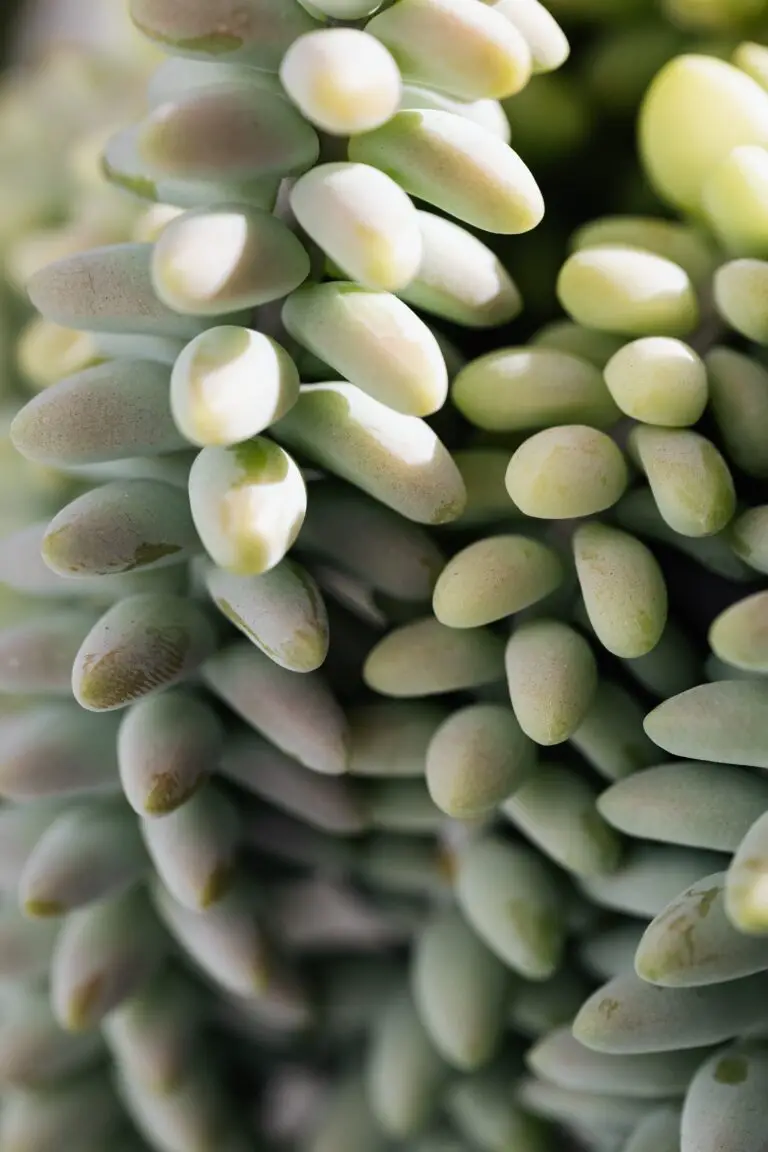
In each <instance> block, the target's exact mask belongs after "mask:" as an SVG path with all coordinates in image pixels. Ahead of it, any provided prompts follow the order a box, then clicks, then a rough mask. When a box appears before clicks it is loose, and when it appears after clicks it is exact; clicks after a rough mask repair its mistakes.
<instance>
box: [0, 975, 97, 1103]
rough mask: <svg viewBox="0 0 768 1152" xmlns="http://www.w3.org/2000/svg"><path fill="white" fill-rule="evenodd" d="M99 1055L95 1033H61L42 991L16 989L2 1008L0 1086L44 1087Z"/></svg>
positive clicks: (94, 1061) (80, 1068) (84, 1066)
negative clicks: (0, 1084)
mask: <svg viewBox="0 0 768 1152" xmlns="http://www.w3.org/2000/svg"><path fill="white" fill-rule="evenodd" d="M102 1054H103V1041H102V1039H101V1037H100V1036H99V1035H98V1033H95V1034H94V1033H91V1034H89V1035H83V1036H71V1035H70V1034H69V1033H67V1032H64V1031H62V1029H61V1028H60V1027H59V1024H58V1023H57V1021H56V1018H55V1017H54V1015H53V1012H52V1011H51V1006H50V1004H49V1003H48V997H47V995H46V993H45V992H44V991H37V990H35V991H32V990H26V989H23V988H20V989H17V990H16V992H15V994H14V996H13V998H12V999H10V1000H9V1002H8V1004H6V1005H4V1006H3V1018H2V1023H0V1083H2V1084H3V1085H4V1086H7V1085H15V1086H17V1087H22V1088H23V1087H27V1088H44V1087H46V1086H48V1085H51V1084H55V1083H56V1081H57V1080H64V1079H66V1078H67V1077H69V1076H72V1075H76V1074H77V1073H78V1072H80V1071H82V1070H83V1069H84V1068H86V1067H87V1066H88V1065H93V1064H95V1063H97V1062H98V1061H99V1059H100V1057H101V1056H102Z"/></svg>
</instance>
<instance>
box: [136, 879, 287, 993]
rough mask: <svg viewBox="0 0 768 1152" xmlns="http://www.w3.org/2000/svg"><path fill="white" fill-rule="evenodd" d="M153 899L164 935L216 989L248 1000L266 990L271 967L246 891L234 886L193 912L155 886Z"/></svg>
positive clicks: (241, 887) (159, 885) (249, 894)
mask: <svg viewBox="0 0 768 1152" xmlns="http://www.w3.org/2000/svg"><path fill="white" fill-rule="evenodd" d="M152 896H153V900H154V904H155V907H156V908H157V911H158V914H159V915H160V917H161V919H162V921H163V923H164V924H165V926H166V928H167V929H168V931H169V932H170V933H171V935H172V936H173V937H174V939H175V940H176V942H177V943H178V944H179V946H180V947H181V948H182V949H184V951H186V952H187V953H188V955H189V957H190V958H191V959H192V960H193V961H194V963H195V964H196V965H197V966H198V967H199V968H200V969H201V970H202V971H203V972H204V974H205V975H206V976H207V977H208V978H209V979H211V980H213V982H214V983H215V984H217V985H218V986H219V987H221V988H223V989H224V990H225V991H227V992H229V993H233V994H234V995H236V996H244V997H248V998H252V997H254V996H258V995H261V994H263V993H264V992H265V991H266V990H267V987H268V985H269V982H270V976H271V966H270V962H269V958H268V955H267V949H266V945H265V942H264V939H263V936H262V932H261V929H260V927H259V924H258V922H257V919H256V915H255V911H254V907H253V904H254V901H253V899H252V894H251V893H250V892H249V891H248V890H247V889H245V888H243V886H242V885H238V886H237V887H235V888H234V889H233V890H232V891H230V892H229V893H228V894H227V895H226V896H225V897H224V898H223V899H222V900H219V901H217V903H216V904H215V905H214V906H213V907H211V908H207V909H206V910H205V911H194V912H193V911H192V910H191V909H190V908H187V907H185V906H184V905H183V904H179V902H178V901H177V900H176V899H174V897H173V896H172V895H171V893H170V892H168V890H167V889H166V888H164V887H163V886H162V885H161V884H159V883H156V884H155V885H154V886H153V889H152Z"/></svg>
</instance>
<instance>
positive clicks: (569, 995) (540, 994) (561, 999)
mask: <svg viewBox="0 0 768 1152" xmlns="http://www.w3.org/2000/svg"><path fill="white" fill-rule="evenodd" d="M590 988H591V984H590V983H589V981H588V980H587V978H586V977H585V976H583V975H582V974H581V973H580V972H579V971H577V970H574V969H568V968H561V969H560V971H559V972H556V973H555V975H554V976H552V977H550V979H549V980H544V981H542V982H541V983H536V984H534V983H530V982H528V981H520V982H519V983H517V984H515V985H513V990H512V999H511V1003H510V1008H509V1013H508V1019H509V1022H510V1024H511V1025H512V1027H513V1028H514V1030H515V1031H516V1032H519V1033H521V1034H522V1035H523V1036H529V1037H533V1038H536V1037H539V1036H543V1035H544V1034H545V1033H546V1032H551V1031H552V1029H553V1028H559V1027H560V1026H561V1025H565V1024H568V1025H570V1022H571V1020H573V1018H574V1016H575V1015H576V1013H577V1012H578V1010H579V1008H580V1007H581V1005H582V1004H583V1003H584V1001H585V1000H586V998H587V996H588V995H589V990H590Z"/></svg>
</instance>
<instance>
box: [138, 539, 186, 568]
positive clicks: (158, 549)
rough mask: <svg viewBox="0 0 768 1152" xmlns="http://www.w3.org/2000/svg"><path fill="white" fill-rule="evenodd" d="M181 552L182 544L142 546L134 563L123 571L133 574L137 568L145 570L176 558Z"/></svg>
mask: <svg viewBox="0 0 768 1152" xmlns="http://www.w3.org/2000/svg"><path fill="white" fill-rule="evenodd" d="M181 551H182V547H181V545H180V544H140V545H139V547H138V548H137V549H136V551H135V552H134V554H133V561H132V562H131V563H130V564H129V565H128V566H127V567H126V568H124V569H123V571H124V572H133V570H134V569H135V568H145V567H146V566H147V565H148V564H156V563H157V561H158V560H164V559H165V557H166V556H175V554H176V553H177V552H181Z"/></svg>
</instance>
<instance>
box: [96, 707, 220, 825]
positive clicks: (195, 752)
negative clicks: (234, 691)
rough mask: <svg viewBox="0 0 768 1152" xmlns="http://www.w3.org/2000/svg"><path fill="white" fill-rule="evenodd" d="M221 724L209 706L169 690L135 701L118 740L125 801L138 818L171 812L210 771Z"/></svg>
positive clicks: (123, 722) (215, 760)
mask: <svg viewBox="0 0 768 1152" xmlns="http://www.w3.org/2000/svg"><path fill="white" fill-rule="evenodd" d="M223 740H224V730H223V727H222V725H221V723H220V721H219V719H218V717H217V716H216V714H215V713H214V711H213V710H212V709H211V708H210V706H209V705H208V704H206V703H205V701H204V700H202V699H200V698H199V697H197V696H195V695H193V694H191V693H189V692H187V691H185V690H178V689H177V690H172V691H169V692H164V693H163V694H162V695H160V696H152V697H149V698H148V699H147V700H142V701H140V702H139V703H138V704H134V705H133V706H132V707H131V708H130V709H129V710H128V712H126V714H125V716H124V717H123V719H122V722H121V724H120V730H119V734H118V741H117V755H118V761H119V766H120V779H121V781H122V785H123V790H124V792H125V796H126V799H127V800H128V802H129V803H130V805H131V807H132V808H133V809H134V811H135V812H137V813H138V814H139V815H140V816H144V817H147V816H162V815H167V814H168V813H169V812H173V811H174V810H175V809H176V808H178V807H179V806H180V805H181V804H184V803H185V801H186V800H187V799H188V798H189V797H190V796H191V795H192V794H193V793H194V792H195V790H196V789H197V788H198V787H199V786H200V784H201V783H202V781H203V780H204V779H205V777H206V776H207V775H208V774H209V773H210V772H212V771H213V770H214V768H215V767H216V764H217V762H218V758H219V754H220V752H221V748H222V744H223Z"/></svg>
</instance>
